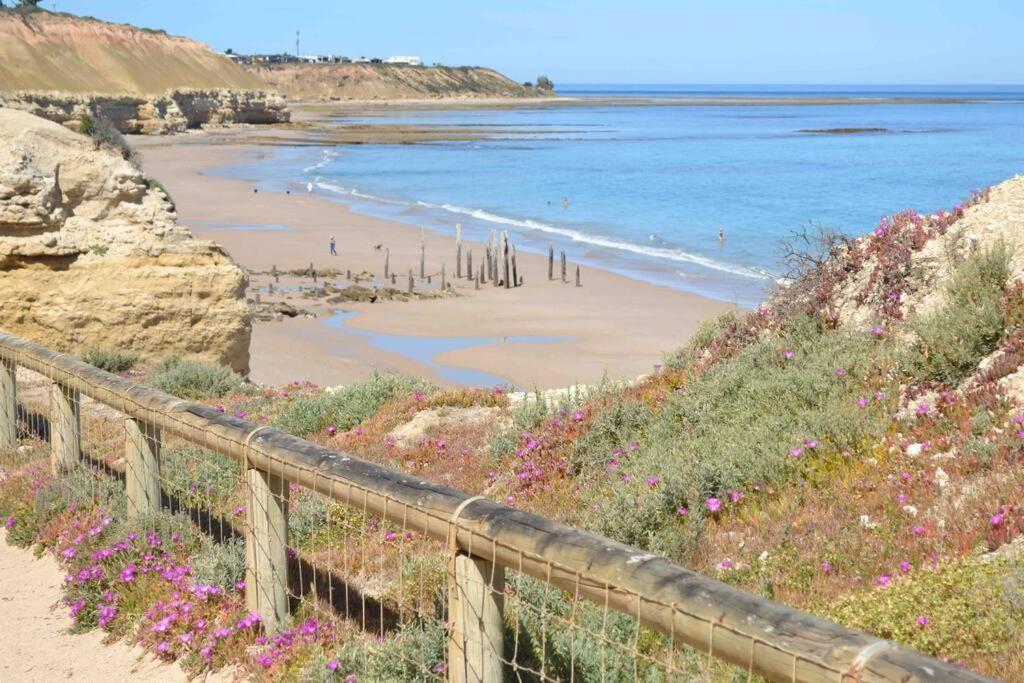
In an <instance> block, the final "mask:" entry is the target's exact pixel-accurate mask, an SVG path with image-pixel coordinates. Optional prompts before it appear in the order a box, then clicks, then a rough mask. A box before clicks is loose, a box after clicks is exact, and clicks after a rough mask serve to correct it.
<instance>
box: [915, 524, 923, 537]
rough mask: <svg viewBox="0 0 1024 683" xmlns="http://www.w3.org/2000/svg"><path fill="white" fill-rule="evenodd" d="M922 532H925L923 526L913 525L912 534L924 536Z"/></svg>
mask: <svg viewBox="0 0 1024 683" xmlns="http://www.w3.org/2000/svg"><path fill="white" fill-rule="evenodd" d="M924 532H925V528H924V527H923V526H915V527H914V535H915V536H924Z"/></svg>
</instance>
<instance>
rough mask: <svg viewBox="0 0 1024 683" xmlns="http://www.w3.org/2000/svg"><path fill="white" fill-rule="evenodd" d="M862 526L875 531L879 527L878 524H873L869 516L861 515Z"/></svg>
mask: <svg viewBox="0 0 1024 683" xmlns="http://www.w3.org/2000/svg"><path fill="white" fill-rule="evenodd" d="M860 525H861V526H862V527H864V528H865V529H874V528H875V527H876V526H878V522H872V521H871V517H870V516H869V515H861V516H860Z"/></svg>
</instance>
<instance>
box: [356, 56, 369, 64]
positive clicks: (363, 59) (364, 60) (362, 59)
mask: <svg viewBox="0 0 1024 683" xmlns="http://www.w3.org/2000/svg"><path fill="white" fill-rule="evenodd" d="M352 63H353V64H369V63H370V60H369V59H367V58H366V57H356V58H355V59H353V60H352Z"/></svg>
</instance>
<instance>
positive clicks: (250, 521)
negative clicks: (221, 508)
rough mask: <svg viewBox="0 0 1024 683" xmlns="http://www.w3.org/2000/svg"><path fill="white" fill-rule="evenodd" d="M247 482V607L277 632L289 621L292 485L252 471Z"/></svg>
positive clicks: (265, 473)
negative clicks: (289, 549) (289, 494)
mask: <svg viewBox="0 0 1024 683" xmlns="http://www.w3.org/2000/svg"><path fill="white" fill-rule="evenodd" d="M246 483H247V484H248V489H249V501H248V505H247V506H246V525H245V607H246V609H247V610H248V611H249V613H250V614H257V615H259V617H260V619H261V620H262V621H263V626H264V628H265V629H266V630H267V633H274V632H276V631H279V630H281V628H282V627H284V625H285V623H286V622H287V619H288V545H287V544H288V482H287V481H285V480H284V479H283V478H281V477H279V476H277V475H276V474H271V473H269V472H263V471H260V470H257V469H249V470H248V471H247V472H246Z"/></svg>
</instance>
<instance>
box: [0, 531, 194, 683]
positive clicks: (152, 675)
mask: <svg viewBox="0 0 1024 683" xmlns="http://www.w3.org/2000/svg"><path fill="white" fill-rule="evenodd" d="M62 580H63V573H62V572H61V571H60V569H59V568H58V566H57V563H56V561H55V560H54V559H53V558H52V557H49V556H44V557H42V558H40V559H35V558H34V557H33V556H32V553H31V552H29V551H27V550H22V549H21V548H17V547H15V546H12V545H8V544H7V533H6V531H5V530H0V681H4V683H17V682H20V681H32V682H36V681H56V680H74V681H84V682H86V683H89V682H91V681H96V682H97V683H101V682H102V683H106V682H108V681H154V682H155V681H159V682H160V683H163V682H164V681H187V680H188V677H187V676H186V675H185V673H184V672H183V671H182V670H181V668H180V667H179V666H177V665H176V664H173V665H168V664H165V663H163V662H160V661H159V660H156V659H154V658H152V657H150V656H146V653H145V652H144V651H143V650H141V649H139V648H133V647H131V646H129V645H127V644H125V643H123V642H118V643H114V644H112V645H104V644H103V636H104V634H103V633H102V632H101V631H90V632H89V633H83V634H79V635H72V634H70V633H68V628H69V627H70V626H71V619H70V617H68V615H67V610H65V609H63V608H62V607H60V606H58V609H54V606H55V605H56V603H57V602H58V601H59V600H60V598H61V589H60V584H61V582H62Z"/></svg>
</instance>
